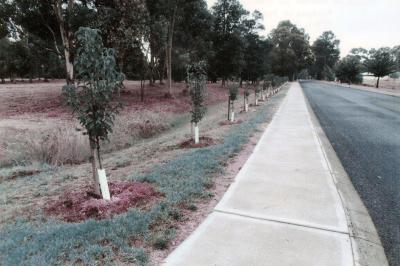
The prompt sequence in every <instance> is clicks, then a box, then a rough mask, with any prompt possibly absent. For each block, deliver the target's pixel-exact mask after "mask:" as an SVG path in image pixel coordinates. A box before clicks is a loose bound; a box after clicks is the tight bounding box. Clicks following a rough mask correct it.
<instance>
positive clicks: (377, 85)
mask: <svg viewBox="0 0 400 266" xmlns="http://www.w3.org/2000/svg"><path fill="white" fill-rule="evenodd" d="M376 88H377V89H378V88H379V77H378V80H377V81H376Z"/></svg>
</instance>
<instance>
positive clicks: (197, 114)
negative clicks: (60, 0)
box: [63, 27, 287, 200]
mask: <svg viewBox="0 0 400 266" xmlns="http://www.w3.org/2000/svg"><path fill="white" fill-rule="evenodd" d="M74 37H75V41H76V47H77V49H76V56H75V59H74V63H73V66H74V69H75V80H74V82H73V83H69V84H67V85H65V86H64V87H63V94H64V96H65V99H66V103H67V105H68V106H70V107H71V108H72V110H73V112H74V113H75V115H76V117H77V119H78V121H79V122H80V124H81V125H82V126H83V127H84V128H85V129H86V132H85V134H86V135H87V136H88V138H89V143H90V150H91V162H92V173H93V184H94V186H93V192H94V193H95V194H96V195H101V196H102V197H103V198H104V199H105V200H110V198H111V195H110V192H109V188H108V182H107V177H106V172H105V169H104V168H103V166H102V160H101V151H100V148H101V145H102V142H103V141H105V140H107V139H108V136H109V134H111V133H112V128H113V121H114V119H115V117H116V115H117V114H118V113H119V111H120V109H121V108H122V104H120V102H119V97H118V95H119V93H118V90H119V89H120V88H121V87H122V83H123V80H124V79H125V76H124V74H122V73H121V72H120V71H118V69H117V63H116V60H115V51H114V50H113V49H110V48H105V47H104V46H103V40H102V37H101V35H100V31H99V30H97V29H91V28H89V27H81V28H79V30H78V31H77V32H76V33H75V35H74ZM186 75H187V76H186V79H187V81H188V87H189V90H190V96H191V97H190V98H191V102H192V109H191V123H192V134H193V136H192V137H193V142H194V143H193V144H194V145H196V144H198V143H199V139H200V138H199V127H198V123H199V122H200V121H201V120H202V118H203V117H204V115H205V113H206V106H205V100H206V95H207V93H206V89H207V80H208V77H207V65H206V63H205V62H204V61H199V62H197V63H193V64H189V65H188V66H187V70H186ZM267 78H268V80H264V81H263V82H261V83H260V82H257V83H256V84H253V85H249V84H247V86H246V90H245V91H244V93H243V98H244V105H243V108H244V110H243V111H244V112H247V111H248V97H249V89H250V88H252V89H253V90H254V93H255V97H254V99H255V103H254V105H255V106H257V105H258V100H259V99H260V100H262V101H265V100H266V97H270V96H272V95H273V94H275V93H277V92H278V88H277V86H278V85H281V84H282V83H284V82H286V81H287V80H286V79H285V78H279V77H276V76H267ZM274 86H275V87H274ZM228 89H229V99H228V120H229V121H230V122H234V115H235V113H234V106H235V101H236V100H237V99H238V97H239V83H238V82H232V81H230V82H229V85H228Z"/></svg>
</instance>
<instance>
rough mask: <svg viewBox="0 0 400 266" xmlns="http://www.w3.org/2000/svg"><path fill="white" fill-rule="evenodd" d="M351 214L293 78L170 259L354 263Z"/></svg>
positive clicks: (226, 262) (194, 262) (189, 261)
mask: <svg viewBox="0 0 400 266" xmlns="http://www.w3.org/2000/svg"><path fill="white" fill-rule="evenodd" d="M346 217H347V216H346V214H345V210H344V207H343V204H342V200H341V197H340V195H339V192H338V190H337V187H336V185H335V182H334V177H333V176H332V173H331V171H330V165H329V162H328V161H327V160H326V157H325V155H324V151H323V148H322V146H321V144H320V141H319V139H318V136H317V132H316V129H315V128H314V126H313V123H312V121H311V114H310V112H309V110H308V107H307V102H306V99H305V96H304V95H303V92H302V90H301V88H300V85H299V84H298V83H292V84H291V88H290V89H289V91H288V94H287V97H286V98H285V100H284V102H283V103H282V105H281V107H280V109H279V110H278V111H277V113H276V115H275V117H274V119H273V120H272V122H271V124H270V125H269V126H268V128H267V130H266V131H265V132H264V134H263V136H262V137H261V139H260V141H259V143H258V144H257V146H256V148H255V150H254V152H253V154H252V155H251V156H250V158H249V159H248V160H247V162H246V163H245V165H244V166H243V168H242V169H241V170H240V172H239V173H238V175H237V176H236V179H235V181H234V183H233V184H232V185H231V186H230V188H229V189H228V191H227V192H226V194H225V195H224V197H223V198H222V200H221V201H220V202H219V204H218V205H217V206H216V207H215V209H214V211H213V212H212V213H211V214H210V215H209V216H208V217H207V218H206V219H205V221H204V222H203V223H202V224H201V225H200V226H199V227H198V228H197V229H196V230H195V231H194V232H193V233H192V234H191V235H190V236H189V237H188V238H187V239H186V240H185V241H184V242H183V243H182V244H181V245H180V246H178V248H177V249H176V250H175V251H173V252H172V253H171V254H170V256H169V257H168V258H167V259H166V261H165V265H185V266H186V265H243V266H247V265H318V266H320V265H324V266H328V265H334V266H337V265H355V264H356V260H357V255H356V254H355V253H356V252H353V249H354V248H353V247H352V245H354V244H353V241H352V240H351V233H350V230H349V227H348V221H347V218H346ZM371 265H372V264H371Z"/></svg>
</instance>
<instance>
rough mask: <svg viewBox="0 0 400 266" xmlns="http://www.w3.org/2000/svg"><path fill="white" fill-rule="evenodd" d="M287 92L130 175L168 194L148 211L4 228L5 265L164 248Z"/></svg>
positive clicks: (88, 259)
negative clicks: (213, 141)
mask: <svg viewBox="0 0 400 266" xmlns="http://www.w3.org/2000/svg"><path fill="white" fill-rule="evenodd" d="M283 95H284V93H280V94H278V95H276V96H274V97H273V98H272V99H271V100H270V101H269V102H268V103H266V104H265V105H264V106H261V107H260V108H259V109H258V110H257V112H256V113H255V114H254V116H252V117H251V118H250V119H248V120H247V121H244V122H243V123H241V124H237V125H234V126H232V128H231V129H230V130H229V131H228V133H227V135H226V136H225V138H224V139H223V142H222V143H220V144H217V145H214V146H209V147H206V148H199V149H194V150H192V151H190V152H187V153H184V154H182V155H180V156H178V157H176V158H175V159H173V160H171V161H168V162H166V163H164V164H161V165H158V166H156V167H154V168H153V170H152V171H151V172H149V173H146V174H143V175H132V176H131V179H134V180H139V181H144V182H149V183H152V184H153V185H154V186H155V187H156V188H157V190H158V191H159V192H161V193H163V194H164V195H165V197H164V198H163V200H162V202H160V203H158V204H157V205H155V206H153V207H152V208H150V209H149V210H146V211H144V210H139V209H135V208H132V209H130V210H129V211H128V212H126V213H125V214H121V215H118V216H115V217H114V218H112V219H106V220H100V221H99V220H87V221H84V222H80V223H65V222H60V221H56V220H46V219H45V218H44V219H43V221H36V222H33V221H28V220H18V221H16V222H15V223H14V224H10V225H7V226H5V227H4V228H3V229H2V230H1V232H0V239H1V242H0V260H1V261H2V264H3V265H54V264H85V265H95V264H98V263H100V264H111V262H112V263H113V264H118V263H126V264H130V263H134V264H136V265H143V264H146V263H147V259H148V250H150V249H151V248H156V249H157V248H165V247H166V246H167V245H168V241H169V239H171V238H172V237H173V235H174V229H175V228H174V223H175V221H178V220H180V219H184V217H182V214H181V212H180V208H182V206H185V205H187V206H191V205H190V204H191V201H192V200H194V199H196V198H200V197H203V198H210V197H212V195H210V192H209V190H208V189H209V188H210V183H211V182H212V178H213V176H215V175H216V174H219V173H221V172H223V169H224V165H226V163H227V161H228V158H231V157H233V156H234V155H235V154H236V153H238V152H239V151H240V150H241V149H242V147H243V146H244V144H245V143H246V142H247V141H248V140H249V138H250V137H251V135H252V133H253V132H254V131H256V130H258V125H259V124H261V123H264V122H268V121H270V120H271V119H272V116H273V114H274V112H275V109H276V107H277V106H278V105H279V104H280V102H281V100H282V99H283V97H284V96H283Z"/></svg>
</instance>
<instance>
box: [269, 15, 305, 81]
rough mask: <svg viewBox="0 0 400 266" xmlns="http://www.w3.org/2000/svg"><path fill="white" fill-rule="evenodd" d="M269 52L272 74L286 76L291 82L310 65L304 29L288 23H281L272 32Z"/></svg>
mask: <svg viewBox="0 0 400 266" xmlns="http://www.w3.org/2000/svg"><path fill="white" fill-rule="evenodd" d="M271 39H272V44H273V49H272V51H271V61H272V62H271V65H272V72H273V73H274V74H275V75H278V76H288V77H289V78H290V79H291V80H293V79H294V78H296V76H297V74H298V73H299V72H300V71H301V70H302V69H304V68H306V67H308V66H309V65H311V63H312V60H313V58H312V53H311V48H310V44H309V39H310V37H309V36H308V34H306V33H305V31H304V29H302V28H298V27H297V26H296V25H294V24H293V23H291V22H290V21H288V20H286V21H282V22H280V23H279V24H278V27H277V28H276V29H273V30H272V33H271Z"/></svg>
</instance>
